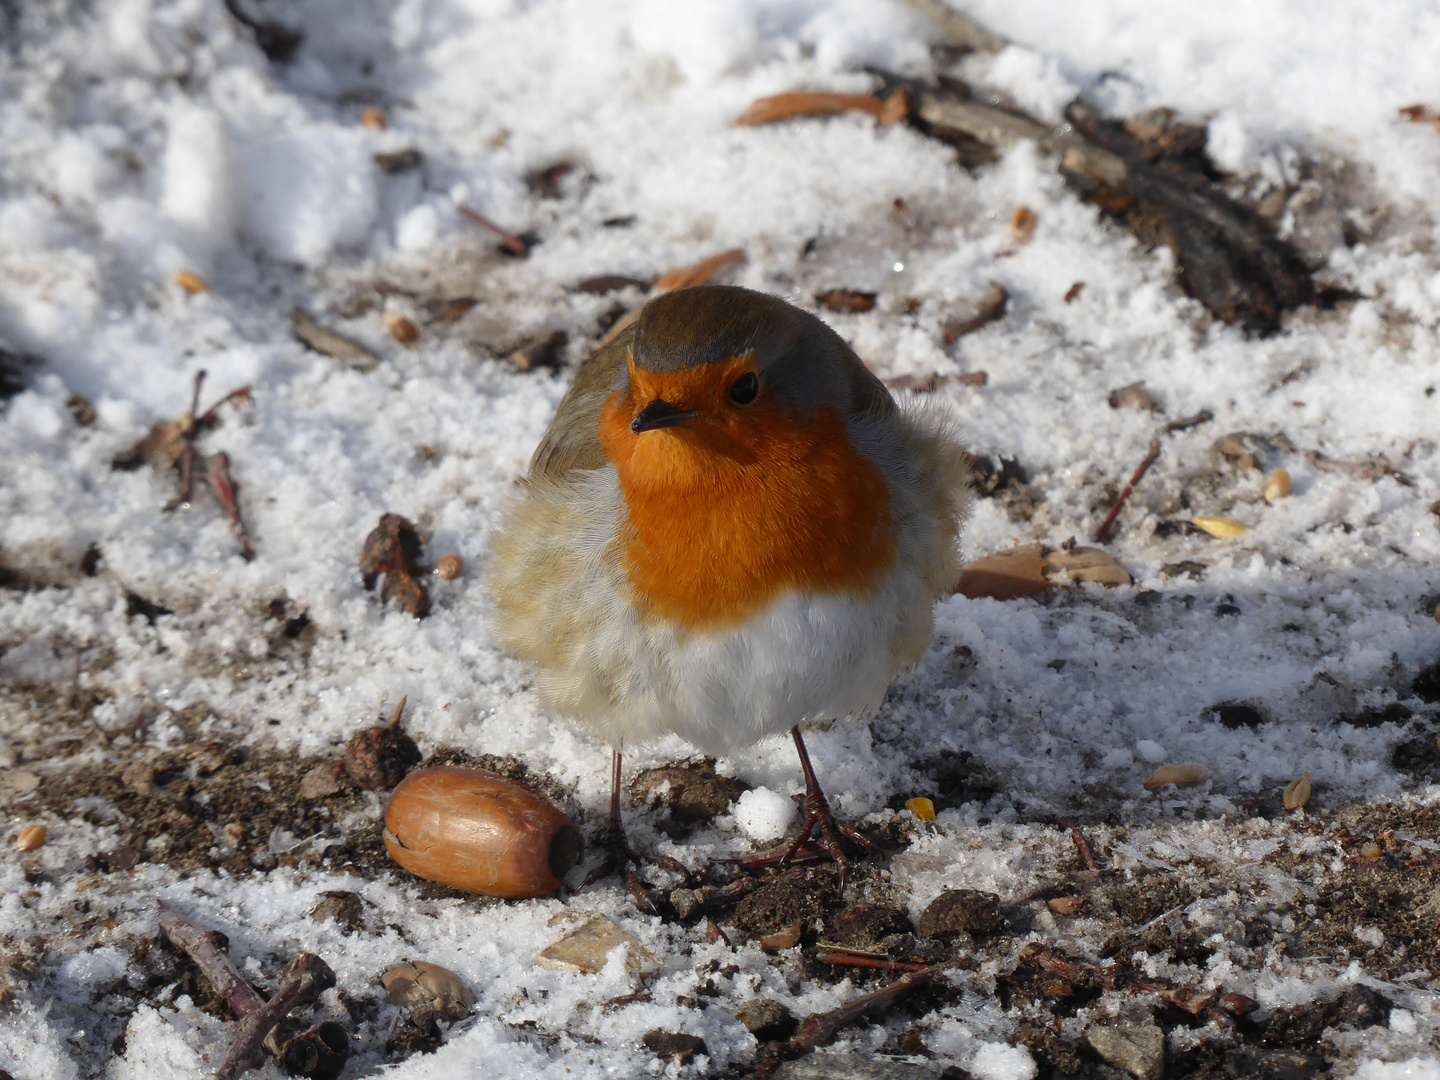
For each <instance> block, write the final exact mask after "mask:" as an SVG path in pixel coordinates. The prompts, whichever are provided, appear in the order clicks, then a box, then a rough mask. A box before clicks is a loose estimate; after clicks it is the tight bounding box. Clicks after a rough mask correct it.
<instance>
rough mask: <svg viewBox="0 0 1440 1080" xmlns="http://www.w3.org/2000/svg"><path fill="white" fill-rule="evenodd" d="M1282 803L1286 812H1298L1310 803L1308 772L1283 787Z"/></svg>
mask: <svg viewBox="0 0 1440 1080" xmlns="http://www.w3.org/2000/svg"><path fill="white" fill-rule="evenodd" d="M1283 801H1284V804H1285V809H1286V810H1299V809H1301V808H1303V807H1304V805H1305V804H1306V803H1308V802H1309V801H1310V774H1309V773H1308V772H1307V773H1304V774H1303V775H1301V776H1300V777H1299V779H1296V780H1291V781H1290V783H1288V784H1286V785H1285V794H1284V796H1283Z"/></svg>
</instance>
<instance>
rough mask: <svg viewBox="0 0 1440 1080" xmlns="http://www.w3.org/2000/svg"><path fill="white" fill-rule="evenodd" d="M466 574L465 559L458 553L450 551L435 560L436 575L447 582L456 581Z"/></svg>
mask: <svg viewBox="0 0 1440 1080" xmlns="http://www.w3.org/2000/svg"><path fill="white" fill-rule="evenodd" d="M464 572H465V559H464V557H463V556H461V555H460V554H459V553H458V552H454V551H448V552H446V553H445V554H444V555H441V556H440V558H438V559H436V560H435V573H437V574H439V575H440V576H441V577H442V578H444V579H445V580H446V581H454V580H455V579H456V578H458V577H459V576H460V575H461V574H463V573H464Z"/></svg>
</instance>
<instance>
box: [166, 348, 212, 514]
mask: <svg viewBox="0 0 1440 1080" xmlns="http://www.w3.org/2000/svg"><path fill="white" fill-rule="evenodd" d="M204 382H205V369H204V368H201V369H200V370H199V371H197V372H196V373H195V391H194V393H193V394H191V395H190V414H189V416H188V417H187V418H186V423H185V433H184V435H182V436H181V437H182V438H183V439H184V440H185V448H184V450H182V451H181V458H180V461H181V465H180V494H179V495H177V496H175V501H174V502H173V503H172V504H171V505H172V506H179V505H181V504H183V503H187V502H189V501H190V496H191V494H192V493H193V491H194V487H195V440H196V438H197V437H198V436H199V434H200V424H199V423H198V418H199V416H200V387H201V384H203V383H204ZM212 411H213V410H212ZM167 509H168V508H167Z"/></svg>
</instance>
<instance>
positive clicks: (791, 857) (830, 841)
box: [729, 786, 878, 892]
mask: <svg viewBox="0 0 1440 1080" xmlns="http://www.w3.org/2000/svg"><path fill="white" fill-rule="evenodd" d="M842 838H843V839H845V840H849V841H850V842H851V843H852V844H854V845H856V846H857V847H860V848H863V849H864V850H865V851H867V852H874V851H877V850H878V849H877V848H876V847H875V842H874V841H873V840H871V839H870V838H869V837H868V836H866V835H865V834H864V833H863V832H861V831H860V830H859V829H857V828H856V827H855V826H853V825H848V824H846V823H845V822H843V821H839V820H837V819H836V817H835V815H834V814H833V813H832V812H831V810H830V802H829V800H828V799H826V798H825V793H824V792H822V791H821V790H820V788H819V787H818V786H816V787H814V788H812V789H811V790H810V791H808V792H806V794H805V820H804V821H803V822H802V823H801V825H800V831H799V832H798V833H796V834H795V836H794V837H792V838H791V839H790V840H788V841H786V842H785V843H783V844H781V845H780V846H779V847H776V848H772V849H771V850H769V851H760V852H756V853H755V854H754V855H742V856H740V857H739V858H736V859H730V860H729V861H730V862H731V863H734V864H735V865H736V866H740V867H743V868H745V869H747V870H759V869H762V868H764V867H767V866H788V865H790V863H792V862H797V861H810V860H814V859H827V858H828V859H830V860H831V861H832V862H834V863H835V866H836V867H837V868H838V869H839V871H840V891H841V892H844V891H845V882H846V879H847V878H848V877H849V875H850V860H849V858H847V857H846V855H845V849H844V848H843V847H842V846H841V840H842Z"/></svg>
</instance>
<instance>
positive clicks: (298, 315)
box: [290, 308, 380, 371]
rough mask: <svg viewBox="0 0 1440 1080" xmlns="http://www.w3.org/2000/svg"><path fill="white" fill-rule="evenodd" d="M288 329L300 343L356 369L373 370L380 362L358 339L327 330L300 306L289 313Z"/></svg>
mask: <svg viewBox="0 0 1440 1080" xmlns="http://www.w3.org/2000/svg"><path fill="white" fill-rule="evenodd" d="M290 331H291V333H293V334H294V335H295V337H296V338H298V339H299V341H300V343H301V344H302V345H308V346H309V347H310V348H312V349H314V350H315V351H316V352H318V353H324V354H325V355H326V356H333V357H334V358H335V359H336V360H343V361H345V363H346V364H347V365H349V366H350V367H352V368H354V369H355V370H356V371H373V370H374V369H375V366H376V365H377V364H379V363H380V357H378V356H376V355H375V354H374V353H373V352H371V351H370V350H369V349H367V348H366V347H365V346H364V345H361V344H360V343H359V342H358V341H351V340H350V339H349V338H347V337H345V336H343V335H341V334H337V333H335V331H333V330H327V329H326V328H325V327H323V326H321V325H320V324H319V323H317V322H316V321H315V320H314V319H312V318H311V317H310V316H309V315H307V314H306V313H305V312H304V311H302V310H301V309H300V308H296V309H295V310H294V311H292V312H291V313H290Z"/></svg>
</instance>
